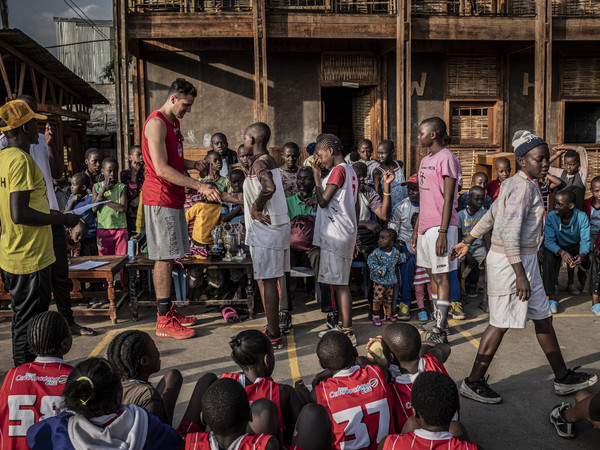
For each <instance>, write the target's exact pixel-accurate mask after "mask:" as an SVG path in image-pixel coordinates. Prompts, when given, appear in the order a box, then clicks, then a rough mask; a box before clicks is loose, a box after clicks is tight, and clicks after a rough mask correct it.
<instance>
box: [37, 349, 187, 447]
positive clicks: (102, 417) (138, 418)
mask: <svg viewBox="0 0 600 450" xmlns="http://www.w3.org/2000/svg"><path fill="white" fill-rule="evenodd" d="M122 397H123V388H122V386H121V375H120V374H119V372H118V371H117V369H116V368H115V367H113V365H112V364H110V363H109V362H108V361H107V360H106V359H104V358H89V359H86V360H84V361H82V362H80V363H79V364H77V365H76V366H75V367H74V368H73V370H72V371H71V374H70V375H69V377H68V378H67V382H66V384H65V388H64V390H63V401H64V406H65V410H64V411H62V412H61V413H60V414H58V415H57V416H55V417H50V418H48V419H45V420H42V421H41V422H38V423H36V424H34V425H32V426H31V428H29V430H28V431H27V443H28V444H29V447H30V448H31V449H33V450H42V449H48V448H56V449H61V450H75V449H90V448H98V449H99V448H130V449H133V448H138V449H144V450H151V449H156V450H176V449H180V448H181V445H182V443H183V441H182V439H181V435H180V434H179V433H178V432H177V431H175V430H174V429H173V428H171V427H170V426H169V425H166V424H164V423H161V422H160V420H159V419H158V418H156V417H155V416H153V415H152V414H150V413H148V412H146V410H144V409H143V408H140V407H139V406H136V405H123V404H122V402H121V400H122Z"/></svg>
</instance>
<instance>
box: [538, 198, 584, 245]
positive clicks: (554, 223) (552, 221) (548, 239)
mask: <svg viewBox="0 0 600 450" xmlns="http://www.w3.org/2000/svg"><path fill="white" fill-rule="evenodd" d="M575 245H579V253H583V254H586V255H587V254H588V253H589V252H590V221H589V220H588V218H587V216H586V214H585V213H584V212H583V211H580V210H578V209H573V217H572V218H571V221H570V222H569V224H568V225H565V224H563V223H562V220H561V218H560V217H558V216H557V215H556V213H555V212H554V211H552V212H550V214H548V215H547V216H546V227H545V228H544V246H545V247H546V248H547V249H548V250H550V251H551V252H552V253H554V254H555V255H558V251H559V250H560V249H565V248H567V247H573V246H575Z"/></svg>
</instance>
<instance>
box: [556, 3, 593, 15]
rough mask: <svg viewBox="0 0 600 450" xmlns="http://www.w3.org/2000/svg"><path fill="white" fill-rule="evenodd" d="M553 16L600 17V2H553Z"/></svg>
mask: <svg viewBox="0 0 600 450" xmlns="http://www.w3.org/2000/svg"><path fill="white" fill-rule="evenodd" d="M552 15H553V16H558V17H600V1H598V0H552Z"/></svg>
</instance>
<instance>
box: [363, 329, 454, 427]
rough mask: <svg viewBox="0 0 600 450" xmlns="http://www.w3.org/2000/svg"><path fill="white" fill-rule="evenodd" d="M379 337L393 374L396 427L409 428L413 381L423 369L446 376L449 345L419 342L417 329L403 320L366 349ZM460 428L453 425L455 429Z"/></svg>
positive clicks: (392, 385) (384, 331) (411, 415)
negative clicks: (396, 414)
mask: <svg viewBox="0 0 600 450" xmlns="http://www.w3.org/2000/svg"><path fill="white" fill-rule="evenodd" d="M378 340H381V345H382V347H383V354H384V356H385V357H386V359H387V361H388V362H389V363H390V364H392V365H391V366H390V372H391V373H392V382H391V383H390V385H391V388H392V392H393V394H394V395H393V398H394V402H395V408H396V412H397V413H398V418H397V419H398V430H402V428H403V427H405V424H407V423H408V425H407V427H406V428H411V423H409V419H410V418H411V417H413V412H412V409H411V407H410V391H411V390H412V387H413V383H414V382H415V379H416V378H417V376H418V375H419V374H420V373H423V372H426V371H434V372H441V373H443V374H446V375H448V372H446V369H445V368H444V362H446V360H447V359H448V356H450V347H449V346H448V344H433V343H430V342H421V335H420V334H419V331H418V330H417V329H416V328H415V327H414V326H412V325H410V324H405V323H395V324H392V325H389V326H388V327H386V328H385V329H384V330H383V334H382V337H381V339H372V340H371V341H370V342H369V345H367V351H369V350H370V346H371V345H372V344H373V342H376V341H378ZM456 411H457V410H455V412H456ZM454 420H457V418H455V419H454ZM459 428H460V427H456V432H458V429H459ZM403 432H405V430H403Z"/></svg>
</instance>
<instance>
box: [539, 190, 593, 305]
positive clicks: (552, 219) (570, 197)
mask: <svg viewBox="0 0 600 450" xmlns="http://www.w3.org/2000/svg"><path fill="white" fill-rule="evenodd" d="M575 202H576V199H575V192H573V191H572V190H568V189H563V190H562V191H560V192H559V193H558V194H556V196H555V198H554V211H551V212H550V213H549V214H548V215H547V216H546V223H545V226H544V261H543V264H542V267H543V270H542V273H543V280H544V289H545V291H546V295H547V296H548V302H549V304H550V310H551V311H552V314H556V313H557V312H558V302H557V301H556V286H557V284H558V270H560V264H561V262H562V263H564V264H565V265H566V266H567V267H568V268H571V269H572V268H574V267H575V266H579V265H583V266H587V265H588V260H587V255H588V253H589V252H590V222H589V220H588V218H587V216H586V214H585V213H584V212H583V211H581V210H579V209H575ZM567 274H568V287H567V289H568V291H569V293H570V294H573V295H579V294H580V292H579V290H578V289H577V286H576V285H575V283H574V280H573V277H574V273H573V271H570V272H568V273H567Z"/></svg>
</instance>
